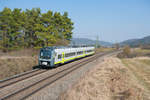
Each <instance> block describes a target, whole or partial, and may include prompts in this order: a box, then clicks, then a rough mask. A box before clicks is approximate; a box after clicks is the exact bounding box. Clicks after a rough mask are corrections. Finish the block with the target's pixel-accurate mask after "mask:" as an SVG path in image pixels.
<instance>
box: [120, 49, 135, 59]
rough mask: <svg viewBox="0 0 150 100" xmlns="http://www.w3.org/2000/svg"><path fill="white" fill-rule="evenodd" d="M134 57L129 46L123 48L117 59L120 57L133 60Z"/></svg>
mask: <svg viewBox="0 0 150 100" xmlns="http://www.w3.org/2000/svg"><path fill="white" fill-rule="evenodd" d="M133 56H134V55H132V54H131V50H130V47H129V46H125V47H124V48H123V52H121V53H119V54H118V55H117V57H119V58H131V57H133Z"/></svg>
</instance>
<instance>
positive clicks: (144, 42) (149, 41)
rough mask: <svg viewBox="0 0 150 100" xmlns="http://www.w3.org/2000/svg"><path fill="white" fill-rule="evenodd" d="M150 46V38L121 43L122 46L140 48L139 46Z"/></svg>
mask: <svg viewBox="0 0 150 100" xmlns="http://www.w3.org/2000/svg"><path fill="white" fill-rule="evenodd" d="M147 44H150V36H147V37H144V38H141V39H129V40H126V41H123V42H121V43H120V45H130V46H134V47H135V46H138V45H147Z"/></svg>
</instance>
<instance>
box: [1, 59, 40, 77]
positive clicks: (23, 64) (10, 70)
mask: <svg viewBox="0 0 150 100" xmlns="http://www.w3.org/2000/svg"><path fill="white" fill-rule="evenodd" d="M37 64H38V59H37V57H14V58H13V57H11V58H7V57H3V58H0V69H1V70H0V79H4V78H6V77H10V76H12V75H16V74H19V73H22V72H25V71H28V70H32V67H33V66H35V65H37Z"/></svg>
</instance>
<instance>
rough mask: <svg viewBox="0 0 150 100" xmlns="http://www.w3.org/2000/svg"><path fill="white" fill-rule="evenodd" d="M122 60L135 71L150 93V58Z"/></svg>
mask: <svg viewBox="0 0 150 100" xmlns="http://www.w3.org/2000/svg"><path fill="white" fill-rule="evenodd" d="M122 62H123V63H124V64H125V65H126V66H127V67H128V68H129V69H130V70H131V71H132V72H133V73H134V75H135V77H136V78H137V80H138V81H139V83H140V84H142V85H143V86H144V88H145V90H147V91H148V92H149V93H150V58H148V57H141V58H134V59H122Z"/></svg>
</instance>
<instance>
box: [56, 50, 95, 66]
mask: <svg viewBox="0 0 150 100" xmlns="http://www.w3.org/2000/svg"><path fill="white" fill-rule="evenodd" d="M92 54H94V52H91V53H88V54H85V53H84V54H83V55H80V56H77V57H73V58H69V59H66V60H65V59H64V52H63V53H62V57H63V58H62V60H61V61H58V62H55V64H59V63H64V62H67V61H70V60H73V59H76V58H81V57H85V56H88V55H92Z"/></svg>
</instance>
